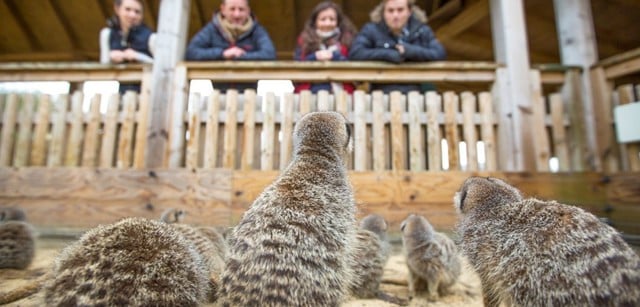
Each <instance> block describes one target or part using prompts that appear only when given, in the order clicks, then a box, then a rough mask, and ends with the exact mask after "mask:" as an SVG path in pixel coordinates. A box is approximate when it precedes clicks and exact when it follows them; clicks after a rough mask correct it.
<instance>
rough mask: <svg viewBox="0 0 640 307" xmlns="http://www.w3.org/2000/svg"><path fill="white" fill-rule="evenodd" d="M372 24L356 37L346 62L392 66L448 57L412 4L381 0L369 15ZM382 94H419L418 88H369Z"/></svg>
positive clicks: (406, 1) (406, 85) (374, 86)
mask: <svg viewBox="0 0 640 307" xmlns="http://www.w3.org/2000/svg"><path fill="white" fill-rule="evenodd" d="M370 16H371V22H369V23H367V24H366V25H365V26H364V27H363V28H362V30H361V31H360V33H358V35H357V36H356V38H355V40H354V41H353V43H352V44H351V49H350V50H349V59H350V60H357V61H386V62H391V63H403V62H425V61H440V60H444V59H445V58H446V56H447V54H446V51H445V49H444V47H443V46H442V44H440V42H439V41H438V40H437V39H436V37H435V35H434V34H433V31H432V30H431V28H430V27H429V26H428V25H427V24H426V22H427V17H426V14H425V13H424V11H422V10H421V9H420V8H419V7H418V6H417V5H415V0H382V2H381V3H380V4H379V5H378V6H377V7H376V8H374V9H373V11H371V14H370ZM371 90H372V91H373V90H382V91H384V92H385V93H389V92H391V91H400V92H402V93H407V92H409V91H420V90H421V85H420V84H407V83H403V84H389V83H386V84H376V83H373V84H371Z"/></svg>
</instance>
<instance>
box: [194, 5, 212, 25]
mask: <svg viewBox="0 0 640 307" xmlns="http://www.w3.org/2000/svg"><path fill="white" fill-rule="evenodd" d="M195 10H196V13H198V18H199V19H200V23H202V24H203V25H206V24H207V22H208V21H209V18H211V16H208V15H206V14H205V12H204V7H203V6H202V1H199V0H196V1H195Z"/></svg>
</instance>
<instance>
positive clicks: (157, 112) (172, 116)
mask: <svg viewBox="0 0 640 307" xmlns="http://www.w3.org/2000/svg"><path fill="white" fill-rule="evenodd" d="M163 60H166V59H163ZM156 63H157V62H156ZM157 66H158V64H154V73H153V74H154V76H153V78H154V79H156V78H157V77H158V75H157V74H158V72H157V68H156V67H157ZM164 73H173V78H171V79H169V80H171V83H172V84H170V88H172V89H173V91H172V94H171V97H170V99H169V100H170V101H169V103H168V106H163V107H159V106H157V105H156V104H157V103H158V101H160V100H164V99H165V98H164V97H152V98H151V101H153V105H152V106H151V108H152V109H151V113H152V114H151V117H150V120H151V124H150V125H149V138H148V140H147V144H148V149H149V150H164V151H166V153H157V152H156V153H153V152H147V157H148V158H147V160H149V161H147V165H150V166H152V167H160V166H167V165H168V166H169V167H170V168H175V167H180V166H181V165H182V161H183V160H184V153H185V148H184V147H185V138H184V135H185V125H186V124H185V113H186V112H187V102H188V99H189V81H188V80H187V68H186V67H185V66H184V65H177V66H175V69H167V71H166V72H164ZM161 80H162V79H161ZM155 82H157V83H163V84H166V82H165V81H164V80H162V82H158V81H155ZM153 85H154V91H155V92H152V93H151V96H156V95H157V92H165V91H166V90H165V89H164V88H162V89H159V88H157V87H158V85H157V84H153ZM167 85H169V84H167ZM168 108H171V109H170V110H168V112H170V113H169V114H168V115H167V114H165V113H164V112H167V109H168ZM167 118H168V119H169V124H168V125H167V124H166V121H167ZM166 129H169V131H168V133H169V136H168V139H169V140H168V141H166V140H164V139H163V138H166V137H167V136H166V131H165V130H166ZM158 147H162V148H161V149H160V148H158ZM159 156H162V157H163V158H162V160H161V159H160V157H159ZM161 161H162V162H161Z"/></svg>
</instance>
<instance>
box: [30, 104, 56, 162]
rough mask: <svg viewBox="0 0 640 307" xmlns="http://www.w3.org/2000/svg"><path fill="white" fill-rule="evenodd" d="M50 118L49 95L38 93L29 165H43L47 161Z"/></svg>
mask: <svg viewBox="0 0 640 307" xmlns="http://www.w3.org/2000/svg"><path fill="white" fill-rule="evenodd" d="M50 118H51V96H49V95H40V97H39V99H38V113H37V114H36V123H35V129H34V131H33V146H32V148H31V160H30V162H29V165H32V166H44V165H45V163H46V161H47V134H48V132H49V119H50Z"/></svg>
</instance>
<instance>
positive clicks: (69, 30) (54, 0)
mask: <svg viewBox="0 0 640 307" xmlns="http://www.w3.org/2000/svg"><path fill="white" fill-rule="evenodd" d="M63 1H66V0H63ZM49 4H50V5H51V7H52V8H53V14H54V16H56V19H57V20H58V22H59V23H60V24H61V25H62V28H63V29H64V33H65V34H66V35H67V38H68V39H69V41H70V42H71V48H72V49H73V51H72V53H75V52H76V51H77V50H80V49H81V48H80V46H79V43H78V36H77V35H75V33H74V32H73V29H74V27H73V26H71V24H70V23H69V20H70V19H68V18H65V16H64V15H63V14H62V9H61V8H60V5H59V3H58V0H49Z"/></svg>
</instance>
